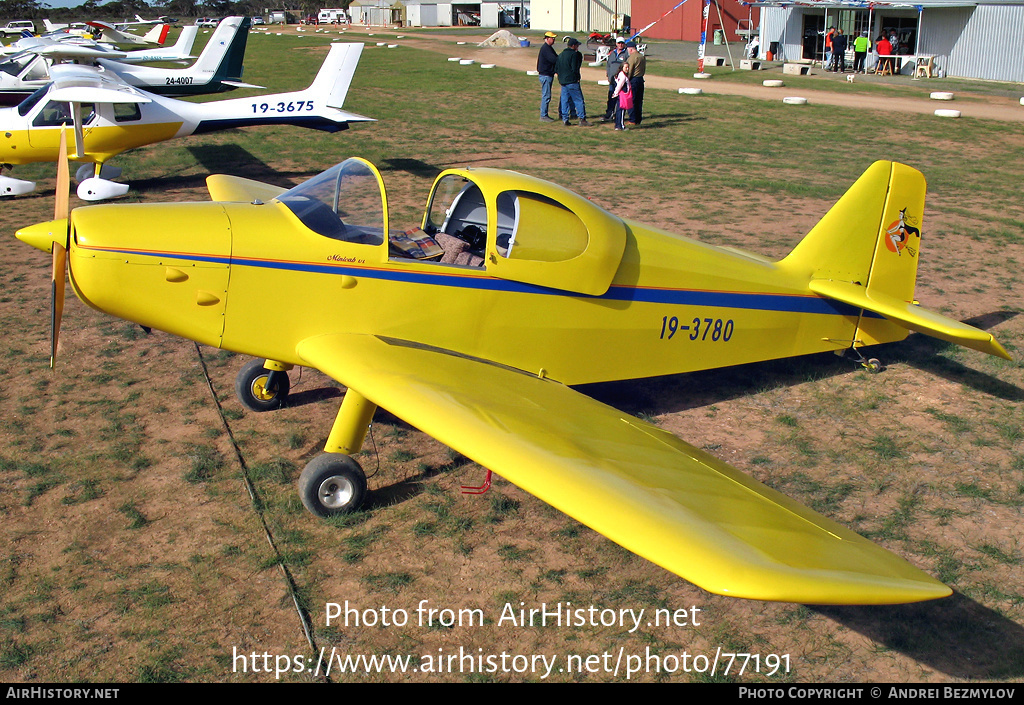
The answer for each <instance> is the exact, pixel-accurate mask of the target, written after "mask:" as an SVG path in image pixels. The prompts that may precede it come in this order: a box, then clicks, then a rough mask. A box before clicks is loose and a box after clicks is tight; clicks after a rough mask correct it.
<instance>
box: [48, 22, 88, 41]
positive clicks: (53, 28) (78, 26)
mask: <svg viewBox="0 0 1024 705" xmlns="http://www.w3.org/2000/svg"><path fill="white" fill-rule="evenodd" d="M43 28H44V29H45V30H46V31H45V32H44V34H54V33H55V32H67V33H68V34H73V35H76V36H80V37H81V36H85V35H87V34H88V35H89V36H90V37H91V36H92V30H91V29H90V28H89V26H88V25H86V24H85V23H84V22H71V23H70V24H63V23H54V22H50V20H43Z"/></svg>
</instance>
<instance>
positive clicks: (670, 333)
mask: <svg viewBox="0 0 1024 705" xmlns="http://www.w3.org/2000/svg"><path fill="white" fill-rule="evenodd" d="M681 331H689V334H688V335H686V337H687V338H689V339H690V340H711V341H713V342H716V343H717V342H718V341H722V342H723V343H728V342H729V340H730V339H731V338H732V332H733V322H732V319H729V320H722V319H721V318H696V317H695V318H693V319H692V320H691V321H690V323H689V324H688V325H687V324H680V322H679V318H677V317H676V316H662V318H661V336H660V339H661V340H672V339H673V338H674V337H675V336H676V333H679V334H680V335H681V336H682V335H683V333H682V332H681Z"/></svg>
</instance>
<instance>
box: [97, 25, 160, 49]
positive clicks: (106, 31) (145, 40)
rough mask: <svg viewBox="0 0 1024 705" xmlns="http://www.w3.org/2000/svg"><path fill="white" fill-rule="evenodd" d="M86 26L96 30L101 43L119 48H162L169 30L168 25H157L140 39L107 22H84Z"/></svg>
mask: <svg viewBox="0 0 1024 705" xmlns="http://www.w3.org/2000/svg"><path fill="white" fill-rule="evenodd" d="M86 24H87V25H89V26H90V27H92V28H93V29H94V30H96V32H98V33H100V35H101V37H102V39H103V41H105V42H110V43H111V44H116V45H117V46H119V47H126V46H147V45H160V46H163V43H164V42H165V41H167V33H168V32H169V31H170V29H171V27H170V25H167V24H158V25H156V26H155V27H153V29H151V30H149V31H148V32H146V33H145V34H144V35H143V36H141V37H140V36H139V35H137V34H132V33H131V32H122V31H121V30H120V29H119V28H118V27H117V25H112V24H110V23H109V22H101V21H99V20H93V21H90V22H86Z"/></svg>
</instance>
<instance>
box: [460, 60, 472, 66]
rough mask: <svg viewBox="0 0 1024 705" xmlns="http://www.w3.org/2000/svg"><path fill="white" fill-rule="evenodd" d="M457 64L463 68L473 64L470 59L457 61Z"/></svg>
mask: <svg viewBox="0 0 1024 705" xmlns="http://www.w3.org/2000/svg"><path fill="white" fill-rule="evenodd" d="M459 63H460V64H461V65H463V66H469V65H470V64H472V63H473V60H472V59H459Z"/></svg>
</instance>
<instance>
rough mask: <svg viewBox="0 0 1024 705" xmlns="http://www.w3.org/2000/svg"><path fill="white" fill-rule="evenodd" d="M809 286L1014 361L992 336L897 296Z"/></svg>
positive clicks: (837, 285)
mask: <svg viewBox="0 0 1024 705" xmlns="http://www.w3.org/2000/svg"><path fill="white" fill-rule="evenodd" d="M809 286H810V289H811V291H813V292H814V293H816V294H820V295H821V296H827V297H828V298H830V299H835V300H837V301H842V302H843V303H847V304H850V305H851V306H856V307H857V308H862V309H865V310H867V311H872V312H873V313H877V314H879V315H881V316H885V317H886V318H888V319H889V320H891V321H893V322H895V323H898V324H900V325H901V326H903V327H905V328H908V329H910V330H913V331H917V332H918V333H924V334H925V335H930V336H932V337H934V338H938V339H939V340H945V341H946V342H949V343H956V344H957V345H963V346H964V347H967V348H972V349H974V350H980V351H981V352H983V353H988V354H989V355H995V356H996V357H1002V358H1005V359H1007V360H1010V359H1012V358H1011V357H1010V354H1009V353H1008V352H1006V349H1005V348H1003V346H1002V345H1000V344H999V341H997V340H996V339H995V338H994V337H993V336H992V334H991V333H987V332H985V331H983V330H978V329H977V328H974V327H973V326H969V325H967V324H966V323H961V322H960V321H955V320H953V319H952V318H947V317H946V316H943V315H942V314H940V313H935V312H934V311H929V310H928V309H926V308H922V307H920V306H915V305H914V304H911V303H908V302H906V301H902V300H900V299H898V298H896V297H894V296H889V295H887V294H882V293H880V292H874V291H873V292H871V293H868V290H867V289H866V288H865V287H863V286H860V285H859V284H853V283H850V282H840V281H833V280H831V279H813V280H811V283H810V285H809Z"/></svg>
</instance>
